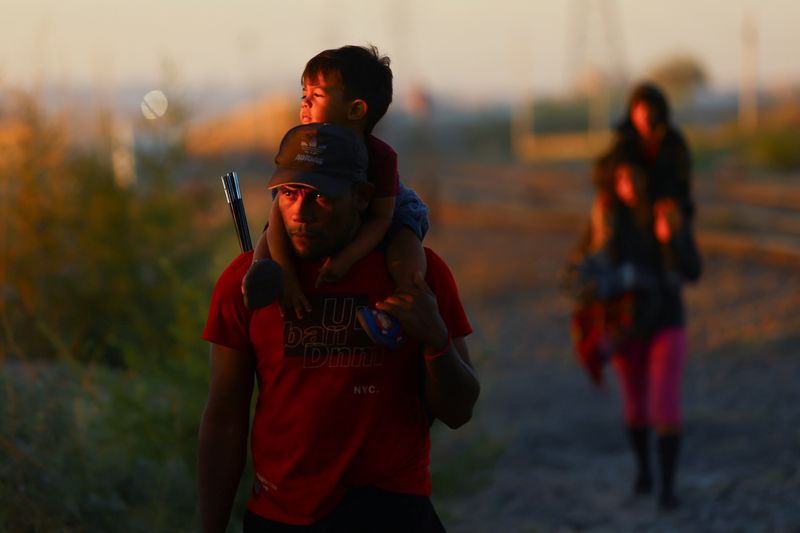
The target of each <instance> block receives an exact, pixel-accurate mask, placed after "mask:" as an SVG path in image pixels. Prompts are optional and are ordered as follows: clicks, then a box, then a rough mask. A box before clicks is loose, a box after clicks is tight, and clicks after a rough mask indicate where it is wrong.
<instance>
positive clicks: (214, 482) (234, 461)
mask: <svg viewBox="0 0 800 533" xmlns="http://www.w3.org/2000/svg"><path fill="white" fill-rule="evenodd" d="M209 366H210V376H209V386H208V401H207V402H206V407H205V410H204V411H203V417H202V419H201V421H200V439H199V440H200V443H199V450H198V465H197V489H198V496H199V506H200V516H201V520H202V528H203V529H202V530H203V531H204V532H206V533H211V532H224V531H225V528H226V527H227V525H228V520H229V519H230V513H231V507H232V505H233V500H234V498H235V496H236V489H237V487H238V486H239V480H240V478H241V476H242V471H243V470H244V467H245V464H246V460H247V435H248V430H249V427H250V399H251V396H252V394H253V375H254V371H255V364H254V359H253V356H252V354H249V353H245V352H239V351H236V350H233V349H231V348H226V347H224V346H220V345H218V344H212V345H211V354H210V356H209Z"/></svg>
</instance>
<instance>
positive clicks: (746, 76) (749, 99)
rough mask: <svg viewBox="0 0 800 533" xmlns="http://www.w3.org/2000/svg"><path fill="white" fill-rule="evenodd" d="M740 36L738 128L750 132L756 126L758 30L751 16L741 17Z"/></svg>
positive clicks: (743, 131)
mask: <svg viewBox="0 0 800 533" xmlns="http://www.w3.org/2000/svg"><path fill="white" fill-rule="evenodd" d="M741 37H742V48H741V68H742V70H741V73H740V75H739V130H740V131H741V132H742V133H752V132H753V131H755V129H756V127H757V126H758V74H757V72H758V30H757V28H756V24H755V21H754V20H753V18H752V17H749V16H744V17H743V18H742V34H741Z"/></svg>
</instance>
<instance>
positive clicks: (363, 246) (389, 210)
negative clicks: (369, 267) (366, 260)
mask: <svg viewBox="0 0 800 533" xmlns="http://www.w3.org/2000/svg"><path fill="white" fill-rule="evenodd" d="M394 201H395V197H394V196H387V197H381V198H373V199H372V201H370V205H369V212H368V215H367V217H366V219H365V220H364V223H363V224H362V225H361V227H360V228H359V230H358V233H357V234H356V236H355V238H354V239H353V241H352V242H350V244H348V245H347V246H345V248H344V249H343V250H341V251H340V252H339V253H338V254H336V255H335V256H334V257H331V258H329V259H328V260H327V261H326V262H325V264H324V265H323V267H322V269H320V272H319V277H318V278H317V285H318V286H319V284H320V283H322V282H337V281H340V280H341V279H342V278H343V277H344V276H345V274H347V272H348V271H349V270H350V267H352V266H353V264H354V263H355V262H356V261H358V260H359V259H361V258H363V257H365V256H366V255H367V254H368V253H370V252H371V251H372V250H374V249H375V248H377V246H378V244H380V242H381V240H383V238H384V236H385V235H386V232H387V231H388V230H389V226H391V224H392V215H393V214H394Z"/></svg>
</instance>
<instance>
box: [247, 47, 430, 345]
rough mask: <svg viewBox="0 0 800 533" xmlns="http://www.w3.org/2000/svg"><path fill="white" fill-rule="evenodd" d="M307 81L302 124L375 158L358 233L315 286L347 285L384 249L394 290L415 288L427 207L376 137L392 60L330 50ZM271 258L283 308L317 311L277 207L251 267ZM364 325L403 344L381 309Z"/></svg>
mask: <svg viewBox="0 0 800 533" xmlns="http://www.w3.org/2000/svg"><path fill="white" fill-rule="evenodd" d="M301 83H302V86H303V96H302V99H301V101H300V122H301V123H302V124H310V123H322V122H327V123H332V124H336V125H338V126H343V127H346V128H348V129H350V130H351V131H353V132H355V133H356V134H357V135H359V136H360V137H362V138H363V139H364V142H365V143H366V146H367V151H368V153H369V169H368V171H367V178H368V179H369V181H370V182H371V183H372V184H373V185H374V194H373V195H372V198H371V200H370V203H369V208H368V209H367V211H366V213H365V217H364V223H363V224H362V225H361V226H360V228H359V230H358V234H357V235H356V236H355V238H354V239H353V240H352V242H350V243H349V244H348V245H347V246H346V247H344V248H343V249H342V250H339V251H337V253H336V254H333V255H331V256H329V257H328V258H327V259H326V261H325V262H324V263H323V265H322V267H321V268H320V271H319V276H318V277H317V281H316V285H317V286H319V285H321V284H324V283H336V282H338V281H341V280H342V279H344V278H345V277H346V275H347V273H348V272H349V271H350V268H351V267H352V266H353V265H354V264H355V263H356V262H358V260H360V259H362V258H363V257H365V256H367V255H368V254H370V253H371V252H372V251H373V250H375V249H376V248H380V249H381V250H385V252H386V261H387V263H388V266H389V272H390V273H391V275H392V279H393V280H394V283H395V285H396V286H397V287H398V288H406V287H412V286H413V276H414V273H415V272H420V273H422V275H423V276H424V275H425V269H426V262H425V252H424V251H423V248H422V240H423V238H424V237H425V234H426V233H427V231H428V224H429V223H428V208H427V206H426V205H425V204H424V203H423V202H422V200H420V198H419V197H418V196H417V194H416V193H415V192H414V191H413V190H412V189H409V188H407V187H405V186H403V185H402V184H401V183H400V182H399V177H398V171H397V154H396V153H395V151H394V150H393V149H392V147H391V146H389V145H388V144H386V143H385V142H383V141H382V140H380V139H378V138H377V137H375V136H374V135H372V130H373V128H374V127H375V125H376V124H377V123H378V121H379V120H380V119H381V118H382V117H383V116H384V114H385V113H386V110H387V109H388V107H389V104H390V103H391V102H392V70H391V68H390V66H389V58H388V57H386V56H381V55H380V54H379V52H378V50H377V49H376V48H374V47H362V46H343V47H341V48H336V49H331V50H325V51H322V52H320V53H319V54H317V55H316V56H314V57H312V58H311V59H310V60H309V61H308V63H307V64H306V66H305V69H304V70H303V75H302V77H301ZM275 203H277V202H275ZM270 257H271V258H272V259H274V260H275V261H277V262H278V263H279V264H280V265H281V267H282V268H283V271H284V277H283V293H284V294H283V298H282V300H283V305H284V308H285V309H286V311H288V312H292V313H294V314H295V315H296V316H297V317H298V318H302V316H303V314H305V313H310V312H311V311H312V310H311V305H310V303H309V300H308V298H307V297H306V296H305V294H304V293H303V291H302V290H301V289H300V284H299V282H298V279H297V275H296V273H295V272H294V266H293V264H292V261H291V252H290V246H289V243H288V240H287V239H286V236H285V232H284V231H283V222H282V221H281V217H280V215H279V213H278V210H277V209H276V208H274V207H273V209H272V211H271V213H270V219H269V226H268V228H267V229H266V230H265V231H264V232H263V233H262V235H261V238H260V240H259V241H258V243H257V244H256V247H255V252H254V254H253V263H254V264H255V263H256V262H258V261H259V260H261V259H264V258H270ZM359 320H360V321H361V323H362V326H363V327H364V329H365V331H366V332H367V333H368V334H369V335H370V338H372V339H373V341H374V342H376V343H377V344H381V345H384V346H387V347H390V348H393V347H396V346H398V345H399V344H401V343H402V341H403V337H402V333H401V331H400V330H399V328H397V327H396V320H394V319H393V317H391V315H386V314H385V313H383V312H382V311H379V310H377V309H375V308H373V309H364V310H361V311H360V314H359Z"/></svg>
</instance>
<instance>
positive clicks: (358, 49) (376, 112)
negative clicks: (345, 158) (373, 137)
mask: <svg viewBox="0 0 800 533" xmlns="http://www.w3.org/2000/svg"><path fill="white" fill-rule="evenodd" d="M389 63H390V60H389V58H388V57H387V56H382V55H381V54H380V52H379V51H378V49H377V48H376V47H375V46H373V45H369V46H352V45H348V46H342V47H341V48H334V49H331V50H325V51H323V52H320V53H319V54H317V55H315V56H314V57H312V58H311V59H310V60H309V61H308V63H306V68H305V69H304V70H303V76H302V77H301V78H300V83H301V84H302V83H304V82H305V81H307V80H316V79H317V77H319V75H320V74H322V75H323V76H324V77H330V76H338V77H339V81H341V83H342V86H343V88H344V93H345V97H346V98H348V99H354V98H361V99H362V100H364V101H365V102H366V103H367V121H366V125H365V129H364V133H371V132H372V129H373V128H374V127H375V124H377V123H378V121H379V120H380V119H381V118H382V117H383V115H385V114H386V110H387V109H389V104H391V103H392V69H391V68H389Z"/></svg>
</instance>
